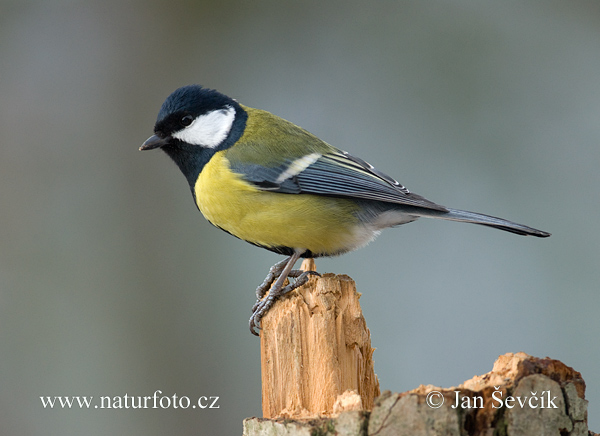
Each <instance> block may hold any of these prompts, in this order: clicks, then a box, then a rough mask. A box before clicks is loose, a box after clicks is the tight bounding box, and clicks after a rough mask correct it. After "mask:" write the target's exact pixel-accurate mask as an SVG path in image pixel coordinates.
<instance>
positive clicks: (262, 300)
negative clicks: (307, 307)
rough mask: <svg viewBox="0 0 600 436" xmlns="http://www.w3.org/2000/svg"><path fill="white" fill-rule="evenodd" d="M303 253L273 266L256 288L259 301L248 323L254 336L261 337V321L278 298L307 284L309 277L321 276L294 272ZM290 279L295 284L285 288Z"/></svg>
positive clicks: (314, 272) (298, 252) (295, 254)
mask: <svg viewBox="0 0 600 436" xmlns="http://www.w3.org/2000/svg"><path fill="white" fill-rule="evenodd" d="M302 253H303V251H295V252H294V254H293V255H291V256H290V257H288V258H287V259H284V260H282V261H280V262H277V263H276V264H275V265H273V266H272V267H271V268H270V269H269V273H268V274H267V277H266V278H265V280H264V281H263V282H262V283H261V284H260V285H259V286H258V288H256V298H257V300H256V303H254V305H253V306H252V316H251V317H250V320H249V322H248V324H249V327H250V333H252V334H253V335H254V336H259V334H258V332H257V330H259V329H260V321H261V319H262V317H263V316H264V315H265V314H266V313H267V312H268V311H269V309H270V308H271V306H273V304H274V303H275V301H276V300H277V298H279V297H280V296H281V295H283V294H286V293H288V292H290V291H292V290H294V289H296V288H298V287H299V286H302V285H303V284H305V283H306V282H307V281H308V276H309V275H314V274H316V275H319V273H317V272H316V271H301V270H292V268H293V266H294V264H295V263H296V261H297V260H298V259H299V258H300V256H301V255H302ZM288 277H291V278H294V279H295V280H294V283H290V284H288V285H287V286H285V287H284V286H283V284H284V283H285V280H286V279H287V278H288ZM269 288H270V289H269Z"/></svg>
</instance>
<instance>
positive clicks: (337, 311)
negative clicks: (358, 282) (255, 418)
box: [260, 259, 379, 418]
mask: <svg viewBox="0 0 600 436" xmlns="http://www.w3.org/2000/svg"><path fill="white" fill-rule="evenodd" d="M314 268H315V266H314V261H312V259H308V260H305V261H304V262H303V263H302V269H304V270H313V271H314ZM359 298H360V294H359V293H358V292H357V291H356V286H355V284H354V281H353V280H352V279H351V278H350V277H348V276H345V275H341V276H339V275H337V276H336V275H334V274H324V275H323V276H322V277H317V276H313V277H311V279H310V281H309V282H308V283H306V284H305V285H304V286H302V287H300V288H298V289H297V290H296V291H294V292H291V293H290V294H289V295H286V296H284V297H283V298H282V299H281V300H280V301H278V302H277V303H276V304H275V305H274V306H273V307H272V308H271V310H270V311H269V312H268V313H267V315H266V316H265V317H264V318H263V319H262V321H261V324H262V330H261V335H260V336H261V369H262V401H263V403H262V404H263V416H264V417H265V418H276V417H285V418H307V417H317V416H331V415H332V414H333V413H334V409H335V412H336V413H340V412H342V411H345V410H362V409H365V410H371V409H372V408H373V402H374V399H375V398H376V397H377V396H378V395H379V381H378V380H377V376H376V375H375V372H374V369H373V358H372V356H373V351H374V350H373V348H372V347H371V338H370V333H369V330H368V329H367V326H366V323H365V319H364V318H363V316H362V311H361V308H360V305H359V302H358V299H359ZM347 391H349V392H347Z"/></svg>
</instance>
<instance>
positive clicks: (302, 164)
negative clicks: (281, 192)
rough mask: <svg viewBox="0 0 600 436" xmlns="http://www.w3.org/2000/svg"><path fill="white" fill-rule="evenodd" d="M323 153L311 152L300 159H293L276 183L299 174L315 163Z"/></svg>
mask: <svg viewBox="0 0 600 436" xmlns="http://www.w3.org/2000/svg"><path fill="white" fill-rule="evenodd" d="M320 157H321V154H319V153H311V154H307V155H306V156H302V157H301V158H300V159H296V160H295V161H293V162H292V163H291V164H290V166H289V167H287V168H286V170H285V171H284V172H282V173H281V174H280V175H279V177H277V180H275V183H283V182H284V181H286V180H287V179H291V178H292V177H294V176H297V175H298V174H300V173H301V172H302V171H304V170H305V169H306V168H308V167H309V166H310V165H312V164H314V163H315V162H316V161H317V160H318V159H319V158H320Z"/></svg>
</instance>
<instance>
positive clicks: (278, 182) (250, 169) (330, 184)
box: [230, 150, 447, 212]
mask: <svg viewBox="0 0 600 436" xmlns="http://www.w3.org/2000/svg"><path fill="white" fill-rule="evenodd" d="M230 164H231V169H232V170H233V171H234V172H237V173H239V174H241V175H242V177H244V179H245V180H246V181H248V182H250V183H252V184H254V185H255V186H256V187H258V188H259V189H263V190H268V191H273V192H280V193H284V194H302V193H305V194H317V195H330V196H336V197H349V198H353V199H362V200H373V201H381V202H385V203H395V204H400V205H408V206H417V207H423V208H426V209H433V210H439V211H442V212H446V211H447V209H446V208H445V207H444V206H440V205H438V204H436V203H433V202H431V201H429V200H427V199H425V198H423V197H421V196H420V195H417V194H413V193H411V192H410V191H409V190H408V189H406V188H405V187H404V186H402V185H401V184H400V183H398V182H397V181H396V180H394V179H392V178H391V177H389V176H388V175H386V174H384V173H382V172H380V171H378V170H376V169H375V168H374V167H373V166H372V165H371V164H369V163H367V162H365V161H363V160H362V159H359V158H357V157H354V156H352V155H350V154H349V153H347V152H345V151H341V150H339V151H336V152H332V153H327V154H320V153H316V152H315V153H312V154H308V155H305V156H303V157H301V158H298V159H295V160H288V161H286V162H285V163H283V164H282V165H279V166H277V167H265V166H261V165H257V164H246V163H240V162H235V161H231V162H230Z"/></svg>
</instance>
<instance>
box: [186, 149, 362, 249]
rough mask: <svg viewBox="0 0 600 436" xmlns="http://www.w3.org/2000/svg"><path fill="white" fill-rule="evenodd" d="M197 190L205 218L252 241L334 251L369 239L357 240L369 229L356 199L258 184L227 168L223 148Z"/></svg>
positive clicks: (227, 164)
mask: <svg viewBox="0 0 600 436" xmlns="http://www.w3.org/2000/svg"><path fill="white" fill-rule="evenodd" d="M195 194H196V202H197V204H198V208H199V209H200V211H201V212H202V214H203V215H204V216H205V217H206V219H207V220H209V221H210V222H211V223H212V224H214V225H216V226H218V227H221V228H222V229H224V230H226V231H228V232H229V233H231V234H233V235H234V236H237V237H238V238H240V239H243V240H246V241H248V242H251V243H254V244H258V245H263V246H267V247H290V248H302V249H308V250H311V251H312V252H313V253H315V254H336V253H339V252H343V251H348V250H350V249H353V248H356V244H357V242H358V243H359V244H360V245H362V244H363V243H366V242H368V240H365V241H360V242H359V241H357V238H359V239H361V238H364V237H365V236H366V235H364V230H365V229H364V228H363V227H362V226H361V225H360V224H359V222H358V219H357V218H356V216H355V211H356V209H357V206H356V205H355V204H354V203H353V202H352V201H350V200H345V199H340V198H333V197H324V196H318V195H308V194H300V195H298V194H281V193H274V192H269V191H261V190H258V189H256V188H255V187H254V186H252V185H250V184H248V183H247V182H245V181H244V180H243V179H242V178H241V177H240V176H239V175H237V174H235V173H233V172H231V171H230V170H229V163H228V161H227V158H226V157H225V156H224V152H223V151H220V152H217V153H216V154H215V155H214V156H213V157H212V158H211V160H210V161H209V162H208V163H207V164H206V166H205V167H204V168H203V170H202V172H201V173H200V176H199V177H198V181H197V182H196V185H195ZM373 236H374V235H373ZM371 238H372V236H370V235H369V237H368V238H367V239H371Z"/></svg>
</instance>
